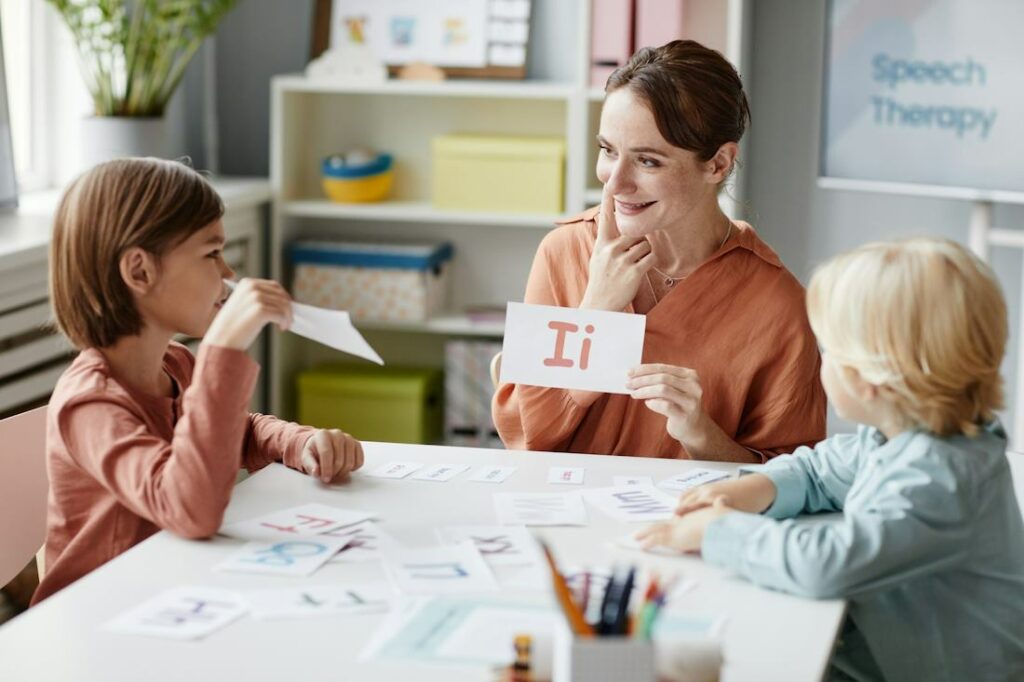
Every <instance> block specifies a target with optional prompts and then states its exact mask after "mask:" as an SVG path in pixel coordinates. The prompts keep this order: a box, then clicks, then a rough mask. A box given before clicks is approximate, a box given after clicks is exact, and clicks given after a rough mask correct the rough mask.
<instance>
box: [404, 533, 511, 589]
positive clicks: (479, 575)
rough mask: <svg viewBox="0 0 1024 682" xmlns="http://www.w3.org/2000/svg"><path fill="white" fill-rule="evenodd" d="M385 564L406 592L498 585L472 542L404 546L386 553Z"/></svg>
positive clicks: (479, 587) (494, 586) (489, 587)
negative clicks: (434, 545) (439, 545)
mask: <svg viewBox="0 0 1024 682" xmlns="http://www.w3.org/2000/svg"><path fill="white" fill-rule="evenodd" d="M384 568H385V569H386V570H387V573H388V577H389V578H391V581H392V583H393V584H394V585H395V587H397V588H398V589H399V590H401V591H402V592H404V593H406V594H451V593H455V592H484V591H489V590H496V589H498V584H497V583H496V582H495V581H494V574H492V573H491V569H490V568H488V567H487V564H486V563H485V562H484V560H483V558H482V557H481V556H480V552H478V551H477V550H476V548H475V547H474V546H473V545H472V543H468V542H463V543H461V544H458V545H448V546H445V547H431V548H428V549H419V548H417V549H402V550H398V551H394V552H390V553H388V554H387V556H386V557H385V561H384Z"/></svg>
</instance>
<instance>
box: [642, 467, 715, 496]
mask: <svg viewBox="0 0 1024 682" xmlns="http://www.w3.org/2000/svg"><path fill="white" fill-rule="evenodd" d="M723 478H729V472H727V471H719V470H718V469H687V470H686V471H684V472H683V473H681V474H679V475H677V476H673V477H672V478H666V479H665V480H664V481H658V487H659V488H664V489H665V490H673V491H675V492H679V493H681V492H683V491H684V490H689V489H690V488H696V487H697V486H699V485H704V484H705V483H711V482H712V481H718V480H720V479H723Z"/></svg>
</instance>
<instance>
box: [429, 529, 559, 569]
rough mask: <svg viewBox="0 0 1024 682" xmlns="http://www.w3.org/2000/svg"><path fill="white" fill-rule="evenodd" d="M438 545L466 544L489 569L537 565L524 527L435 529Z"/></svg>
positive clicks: (533, 543)
mask: <svg viewBox="0 0 1024 682" xmlns="http://www.w3.org/2000/svg"><path fill="white" fill-rule="evenodd" d="M437 537H438V539H440V540H441V542H445V543H448V544H458V543H460V542H470V543H472V544H473V546H474V547H476V549H477V551H478V552H480V556H482V557H483V558H484V561H486V562H487V563H488V564H489V565H491V566H530V565H531V564H534V563H539V562H540V559H541V554H540V550H539V546H538V545H537V541H536V540H535V539H534V537H533V535H531V534H530V531H528V530H527V529H526V526H446V527H444V528H438V529H437Z"/></svg>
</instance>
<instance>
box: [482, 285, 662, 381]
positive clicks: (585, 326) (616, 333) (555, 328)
mask: <svg viewBox="0 0 1024 682" xmlns="http://www.w3.org/2000/svg"><path fill="white" fill-rule="evenodd" d="M646 325H647V318H646V317H644V316H643V315H630V314H627V313H612V312H608V311H606V310H582V309H580V308H559V307H556V306H544V305H528V304H525V303H509V304H508V308H507V311H506V313H505V341H504V344H503V346H502V355H501V382H502V383H513V384H526V385H530V386H549V387H553V388H575V389H581V390H585V391H601V392H604V393H626V394H628V393H629V389H627V388H626V380H627V379H628V372H629V370H630V369H632V368H633V367H636V366H637V365H639V364H640V360H641V355H642V354H643V348H644V330H645V328H646Z"/></svg>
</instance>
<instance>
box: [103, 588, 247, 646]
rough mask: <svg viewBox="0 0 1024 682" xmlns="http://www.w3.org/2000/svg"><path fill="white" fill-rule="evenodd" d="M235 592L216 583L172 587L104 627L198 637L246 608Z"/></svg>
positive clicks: (115, 630)
mask: <svg viewBox="0 0 1024 682" xmlns="http://www.w3.org/2000/svg"><path fill="white" fill-rule="evenodd" d="M246 610H247V609H246V605H245V602H244V600H243V599H242V598H241V596H240V595H238V594H237V593H235V592H232V591H229V590H224V589H220V588H216V587H188V586H182V587H175V588H173V589H171V590H168V591H166V592H163V593H161V594H159V595H157V596H156V597H154V598H152V599H150V600H148V601H146V602H144V603H142V604H140V605H139V606H136V607H135V608H132V609H130V610H128V611H126V612H124V613H122V614H120V615H118V616H116V617H114V618H113V619H112V620H110V621H108V622H107V623H106V624H105V625H104V626H103V628H104V629H105V630H109V631H111V632H120V633H124V634H131V635H153V636H156V637H167V638H170V639H199V638H201V637H205V636H207V635H209V634H210V633H211V632H214V631H215V630H219V629H220V628H222V627H224V626H225V625H227V624H228V623H230V622H231V621H233V620H235V619H236V618H238V617H240V616H242V615H243V614H244V613H245V612H246Z"/></svg>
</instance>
